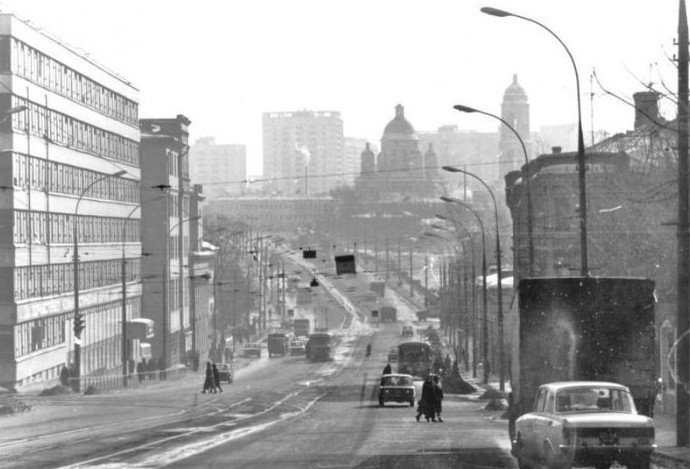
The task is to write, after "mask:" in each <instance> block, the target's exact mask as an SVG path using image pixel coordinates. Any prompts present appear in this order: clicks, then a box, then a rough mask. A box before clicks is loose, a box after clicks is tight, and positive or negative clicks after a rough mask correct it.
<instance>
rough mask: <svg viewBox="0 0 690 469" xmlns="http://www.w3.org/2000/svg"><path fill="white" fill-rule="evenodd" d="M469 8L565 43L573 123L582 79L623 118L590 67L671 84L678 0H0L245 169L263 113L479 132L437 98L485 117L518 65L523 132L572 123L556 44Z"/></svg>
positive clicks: (599, 121) (143, 104) (355, 133)
mask: <svg viewBox="0 0 690 469" xmlns="http://www.w3.org/2000/svg"><path fill="white" fill-rule="evenodd" d="M482 6H493V7H496V8H502V9H505V10H509V11H512V12H514V13H516V14H520V15H523V16H528V17H531V18H533V19H535V20H537V21H540V22H541V23H543V24H545V25H546V26H548V27H549V28H551V29H552V30H553V31H554V32H555V33H556V34H558V35H559V36H560V37H561V39H562V40H563V41H564V42H565V43H566V45H567V46H568V47H569V48H570V50H571V52H572V54H573V56H574V57H575V61H576V63H577V66H578V69H579V72H580V81H581V96H582V103H583V125H584V128H585V132H586V133H587V134H589V132H590V129H591V122H592V120H591V110H592V106H591V101H590V95H591V92H592V89H593V90H594V94H595V96H594V101H593V102H594V126H595V128H597V129H605V130H608V131H610V132H615V131H625V130H627V129H630V128H632V124H633V110H632V109H631V108H630V107H628V106H626V105H624V104H621V103H620V102H619V101H617V100H615V99H614V98H611V97H608V96H604V95H603V93H602V92H601V90H600V88H598V87H597V86H596V85H595V86H594V88H592V87H591V86H590V81H591V80H590V76H591V74H592V70H593V69H594V68H596V72H597V75H598V76H599V78H600V80H601V81H602V83H603V84H604V86H605V87H607V88H608V89H610V90H611V91H615V92H616V93H619V94H621V95H622V96H624V97H627V98H629V97H630V96H631V95H632V93H633V92H635V91H639V90H641V89H642V84H640V83H639V82H638V80H642V81H643V82H649V81H652V82H654V83H656V84H657V85H658V86H660V87H661V86H662V85H661V81H662V80H663V81H664V82H665V84H666V85H667V86H668V87H669V88H670V89H672V90H675V89H676V80H677V79H676V76H675V69H674V66H673V64H672V63H671V62H670V60H669V57H671V56H673V55H674V54H676V51H675V49H674V46H673V41H674V39H675V38H676V37H677V24H678V0H673V1H671V0H633V1H630V0H573V1H568V2H566V1H559V0H513V1H510V0H485V1H478V0H424V1H421V0H420V1H406V0H390V1H387V0H386V1H377V0H366V1H365V0H244V1H235V0H195V1H182V0H117V1H109V0H0V8H1V9H2V10H3V11H4V12H13V13H16V14H18V15H19V16H21V17H23V18H25V19H29V20H30V21H31V22H32V23H34V24H35V25H37V26H39V27H42V28H44V29H46V30H47V31H50V32H51V33H53V34H54V35H56V36H58V37H60V38H61V39H62V40H63V41H65V42H66V43H68V44H71V45H72V46H77V47H80V48H82V49H84V50H86V51H88V52H89V54H90V55H91V57H93V58H94V59H96V60H98V61H99V62H101V63H103V64H104V65H106V66H107V67H109V68H111V69H113V70H114V71H116V72H117V73H118V74H120V75H122V76H124V77H125V78H127V79H128V80H130V81H131V82H132V83H133V84H134V85H135V86H136V87H137V88H138V89H139V90H140V96H139V98H140V100H139V101H140V116H141V117H170V116H174V115H176V114H178V113H182V114H185V115H186V116H188V117H189V118H190V119H191V120H192V126H191V129H190V130H191V133H192V136H191V140H192V141H194V140H196V138H199V137H202V136H206V135H215V136H216V141H217V142H219V143H240V144H245V145H246V146H247V156H248V169H249V172H250V173H251V174H256V173H258V172H260V170H261V159H262V155H261V115H262V113H263V112H266V111H293V110H301V109H309V110H337V111H340V112H341V113H342V117H343V120H344V123H345V135H346V136H352V137H360V138H367V139H369V140H370V141H373V142H377V144H378V141H379V139H380V138H381V133H382V132H383V128H384V126H385V125H386V123H387V122H388V121H389V120H390V119H391V118H392V117H393V115H394V106H395V105H396V104H398V103H401V104H403V105H404V106H405V110H406V116H407V117H408V119H409V120H410V121H411V122H412V124H413V125H414V127H415V129H417V130H436V129H437V128H438V127H439V126H440V125H444V124H456V125H457V126H458V127H459V128H460V129H465V130H483V131H487V130H494V129H495V128H496V121H493V120H492V119H489V118H486V117H482V116H480V115H461V114H459V113H457V112H456V111H453V110H452V108H451V107H452V105H453V104H455V103H462V104H465V105H469V106H473V107H476V108H480V109H482V110H485V111H488V112H492V113H495V114H500V103H501V98H502V96H503V92H504V91H505V88H506V87H507V86H508V85H509V84H510V83H511V80H512V76H513V74H514V73H517V74H518V79H519V82H520V83H521V84H522V86H523V87H524V88H525V90H526V92H527V95H528V97H529V101H530V105H531V126H532V129H533V130H538V129H539V128H540V127H541V126H542V125H550V124H562V123H571V122H576V119H577V107H576V93H575V80H574V73H573V70H572V66H571V64H570V61H569V59H568V57H567V55H566V53H565V51H564V49H563V48H562V46H561V45H560V44H559V43H558V42H557V41H556V40H555V39H554V38H553V37H552V36H550V35H549V34H548V33H547V32H546V31H545V30H543V29H541V28H539V27H538V26H536V25H534V24H532V23H529V22H526V21H523V20H520V19H516V18H495V17H490V16H487V15H485V14H482V13H480V11H479V8H481V7H482ZM674 112H675V111H674V110H673V109H672V108H670V109H667V112H666V115H667V116H668V117H672V114H674ZM587 140H589V139H588V138H587ZM564 150H568V148H566V149H564Z"/></svg>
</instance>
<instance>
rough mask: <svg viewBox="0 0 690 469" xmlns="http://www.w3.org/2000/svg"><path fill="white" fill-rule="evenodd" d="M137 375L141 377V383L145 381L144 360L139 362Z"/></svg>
mask: <svg viewBox="0 0 690 469" xmlns="http://www.w3.org/2000/svg"><path fill="white" fill-rule="evenodd" d="M137 377H138V378H139V384H141V382H142V381H144V364H143V363H142V362H139V363H137Z"/></svg>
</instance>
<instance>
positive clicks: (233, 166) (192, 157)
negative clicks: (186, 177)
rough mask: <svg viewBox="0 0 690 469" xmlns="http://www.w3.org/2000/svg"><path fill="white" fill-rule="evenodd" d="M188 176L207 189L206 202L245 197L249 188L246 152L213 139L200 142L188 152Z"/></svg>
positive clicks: (204, 139)
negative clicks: (243, 194) (240, 195)
mask: <svg viewBox="0 0 690 469" xmlns="http://www.w3.org/2000/svg"><path fill="white" fill-rule="evenodd" d="M189 174H190V176H191V179H192V182H193V183H194V184H201V185H202V186H204V196H205V198H206V199H208V200H210V199H218V198H222V197H227V196H229V195H237V194H242V193H244V191H245V187H246V185H247V182H246V181H247V149H246V147H245V146H244V145H235V144H218V143H216V142H215V139H214V138H213V137H203V138H200V139H197V140H196V142H195V143H194V145H192V147H191V149H190V150H189Z"/></svg>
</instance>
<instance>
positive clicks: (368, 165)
mask: <svg viewBox="0 0 690 469" xmlns="http://www.w3.org/2000/svg"><path fill="white" fill-rule="evenodd" d="M359 171H360V176H361V177H363V178H369V177H373V176H374V174H375V173H376V155H374V152H373V151H371V148H370V147H369V142H367V147H366V148H365V149H364V151H363V152H362V156H361V157H360V166H359Z"/></svg>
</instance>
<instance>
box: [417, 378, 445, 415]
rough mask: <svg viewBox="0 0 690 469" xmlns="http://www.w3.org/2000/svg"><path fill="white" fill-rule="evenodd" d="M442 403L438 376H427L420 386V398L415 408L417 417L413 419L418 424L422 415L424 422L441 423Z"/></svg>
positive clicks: (441, 391) (441, 390)
mask: <svg viewBox="0 0 690 469" xmlns="http://www.w3.org/2000/svg"><path fill="white" fill-rule="evenodd" d="M442 401H443V389H442V388H441V383H440V379H439V377H438V375H434V376H431V375H430V376H428V377H427V378H426V380H424V384H423V385H422V397H421V399H420V400H419V405H418V406H417V416H416V417H415V419H416V420H417V422H419V418H420V417H421V416H422V415H424V417H425V418H426V421H427V422H429V421H431V422H443V419H442V418H441V411H442V406H441V402H442Z"/></svg>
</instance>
